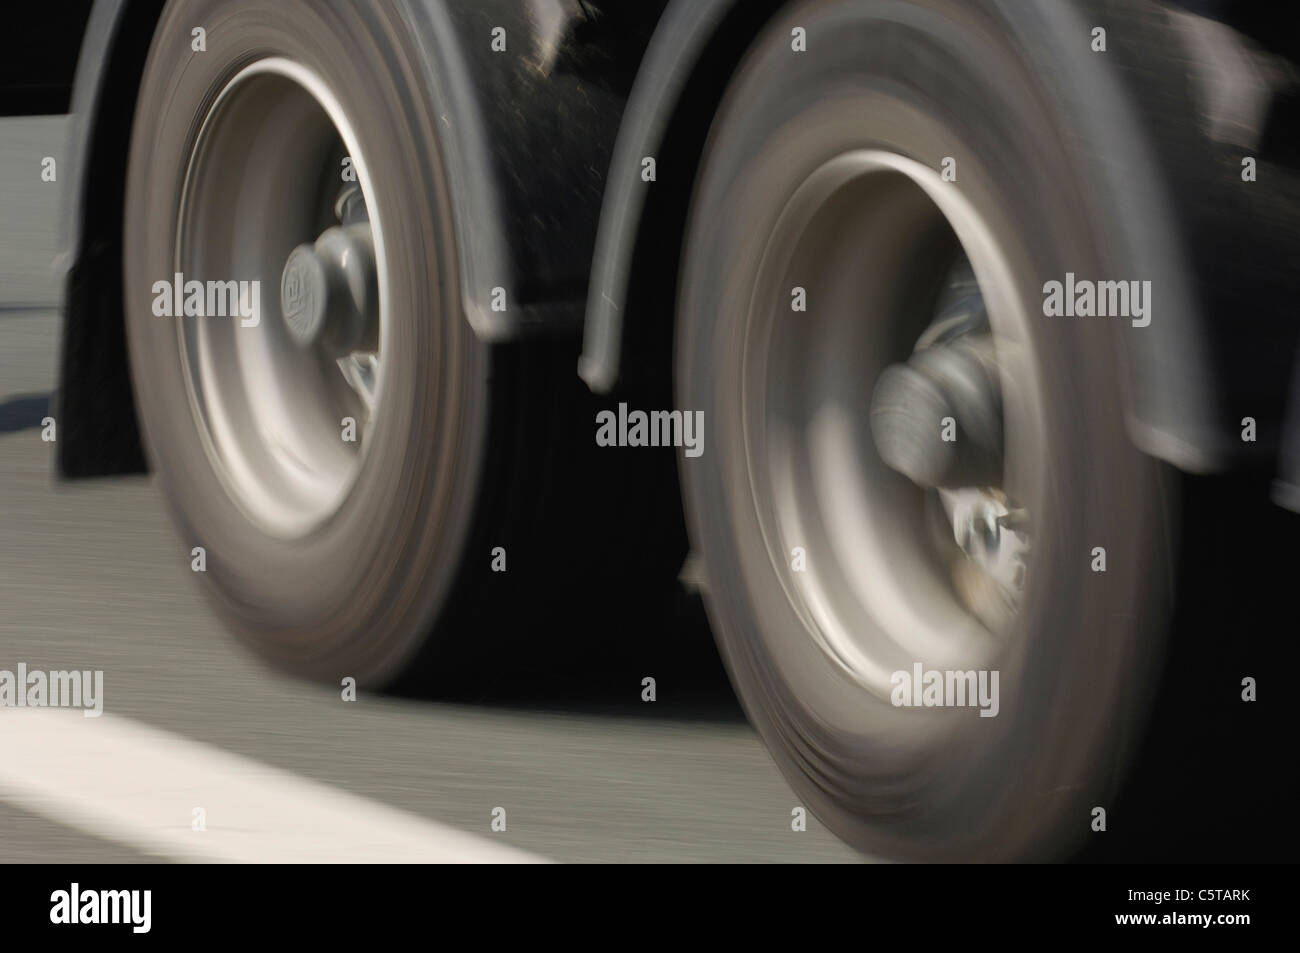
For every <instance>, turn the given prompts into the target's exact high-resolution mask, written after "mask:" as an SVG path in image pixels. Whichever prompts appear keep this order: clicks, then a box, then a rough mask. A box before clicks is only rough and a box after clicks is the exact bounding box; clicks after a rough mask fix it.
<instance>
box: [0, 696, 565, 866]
mask: <svg viewBox="0 0 1300 953" xmlns="http://www.w3.org/2000/svg"><path fill="white" fill-rule="evenodd" d="M0 800H3V801H7V802H9V803H11V804H13V805H14V806H16V807H20V808H22V809H23V810H26V811H28V812H30V813H33V814H40V815H42V816H44V817H47V818H49V819H50V820H53V821H55V822H57V823H60V824H64V825H67V826H69V827H74V828H76V829H78V830H81V831H84V832H85V833H87V834H90V835H92V836H94V837H97V838H102V839H105V840H111V841H116V842H117V843H120V844H125V845H127V846H128V847H132V848H135V849H137V850H140V851H143V852H145V853H148V854H153V855H155V856H159V857H165V858H169V859H173V860H185V861H201V862H202V861H206V862H214V861H216V862H234V863H529V862H538V861H543V860H544V858H541V857H538V856H536V855H533V854H529V853H526V852H524V851H520V850H516V849H514V848H512V847H507V846H505V845H501V844H494V843H492V842H491V841H490V840H488V839H487V838H484V837H478V836H476V835H473V834H466V833H464V832H463V831H459V830H456V829H454V828H450V827H446V826H444V825H442V824H438V823H435V822H433V821H429V820H425V819H424V818H421V817H417V816H415V815H413V814H409V813H407V812H405V811H401V810H398V809H397V808H393V807H390V806H388V805H386V804H381V803H379V802H377V801H372V800H368V799H366V798H363V797H359V796H357V795H354V794H349V793H347V792H345V791H342V790H340V789H338V788H333V787H330V786H329V785H326V784H320V783H317V782H315V781H310V780H308V779H306V778H303V777H299V776H298V775H295V774H291V773H289V772H287V771H282V770H280V769H279V768H274V767H271V766H270V765H266V764H261V763H259V762H257V761H252V760H249V759H248V758H243V757H240V756H239V755H235V754H232V753H230V752H227V751H223V750H221V749H219V748H214V747H212V746H211V745H207V744H204V743H202V742H197V741H192V740H190V739H187V738H182V737H180V736H178V735H174V734H171V733H170V732H166V731H162V730H160V729H158V728H154V727H151V726H149V725H145V724H142V723H140V722H136V721H132V720H131V719H129V718H123V717H116V716H112V715H104V716H103V717H100V718H85V717H83V715H82V714H81V712H80V711H79V710H66V711H65V710H59V709H14V708H0ZM196 807H201V808H203V809H204V811H205V813H206V825H207V829H206V830H204V831H195V830H193V829H192V828H191V822H192V811H193V809H194V808H196ZM486 822H487V818H486V817H485V818H484V823H486Z"/></svg>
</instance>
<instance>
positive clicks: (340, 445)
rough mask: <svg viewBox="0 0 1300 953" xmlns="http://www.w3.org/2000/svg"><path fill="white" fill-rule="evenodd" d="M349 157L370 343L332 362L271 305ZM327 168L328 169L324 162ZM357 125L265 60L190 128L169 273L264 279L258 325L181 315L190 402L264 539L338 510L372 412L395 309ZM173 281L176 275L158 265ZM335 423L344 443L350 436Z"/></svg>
mask: <svg viewBox="0 0 1300 953" xmlns="http://www.w3.org/2000/svg"><path fill="white" fill-rule="evenodd" d="M340 153H342V154H345V155H347V156H350V157H351V160H352V167H353V168H354V170H355V173H356V180H357V186H358V187H359V188H360V191H361V195H362V197H363V199H364V202H365V207H366V210H367V212H368V219H369V224H370V235H371V237H372V240H373V247H374V259H375V268H376V279H377V286H378V341H379V344H378V348H377V351H376V353H375V354H374V355H373V358H371V357H370V356H369V355H367V356H366V359H365V360H364V361H357V362H351V361H350V362H349V364H353V363H355V364H357V365H359V366H357V367H356V368H355V369H350V373H346V374H345V372H344V369H343V367H342V364H343V362H342V361H336V360H333V359H330V358H327V357H325V356H323V355H322V354H320V353H317V352H315V351H313V350H311V349H306V348H303V347H300V346H299V345H297V344H296V343H295V342H294V341H293V340H292V338H291V337H290V335H289V332H288V330H287V328H286V325H285V322H284V319H283V315H282V312H281V307H280V293H279V291H280V284H281V275H282V271H283V268H284V264H285V261H286V259H287V257H288V255H289V253H290V252H291V251H292V250H293V249H294V248H295V247H296V246H298V245H299V244H302V243H309V242H311V241H313V240H314V239H315V238H316V236H317V235H318V234H319V233H320V232H321V231H322V230H323V229H324V228H325V227H328V225H329V224H330V223H329V220H328V212H327V209H328V208H329V207H330V205H331V203H330V198H331V186H332V187H333V188H335V189H337V188H338V187H339V186H341V185H342V179H341V176H340V166H339V164H338V162H337V156H338V155H339V154H340ZM331 167H332V170H331ZM369 168H370V167H369V166H368V165H367V163H366V157H365V154H364V152H363V150H362V148H361V145H360V141H359V138H358V136H357V134H356V132H355V128H354V126H353V124H352V123H351V121H350V120H349V118H348V116H347V113H346V112H345V110H344V108H343V106H342V104H341V103H340V101H339V99H338V97H337V96H335V95H334V94H333V92H332V91H331V90H330V88H329V86H328V85H327V83H326V82H325V81H324V80H323V79H322V78H321V77H320V75H319V74H317V73H316V72H314V71H312V70H310V69H308V68H307V67H305V66H303V65H301V64H299V63H297V62H294V61H292V60H289V59H286V58H283V57H269V58H266V59H262V60H258V61H256V62H254V63H252V64H249V65H247V66H245V67H244V68H242V69H241V70H239V71H238V72H237V73H235V74H234V75H233V76H232V77H231V78H230V79H229V81H228V82H227V83H226V84H225V85H224V87H223V88H222V89H221V91H220V92H219V93H218V94H217V96H216V97H215V98H214V99H213V101H212V104H211V106H210V107H209V108H208V111H207V114H206V116H205V118H204V120H203V122H202V124H201V126H200V127H199V130H198V132H197V134H196V135H195V137H194V140H193V143H192V146H191V149H190V156H189V161H188V164H187V169H186V174H185V184H184V187H183V190H182V195H181V199H180V203H179V207H178V215H177V227H176V242H175V248H176V256H175V263H174V271H175V273H178V274H182V275H184V277H185V279H186V281H189V280H191V279H194V280H199V281H203V282H206V281H229V280H235V281H249V282H251V281H253V280H257V281H259V282H260V289H261V295H260V323H259V324H258V325H257V326H256V327H244V326H242V325H241V321H240V320H239V319H238V318H223V317H210V316H209V317H200V318H194V317H177V318H175V319H174V320H176V322H177V337H178V346H179V350H180V357H181V364H182V368H183V370H184V376H185V382H186V390H187V393H188V396H189V402H190V410H191V412H192V414H193V416H194V419H195V421H196V424H197V428H198V432H199V434H200V437H201V440H202V442H203V445H204V448H205V450H206V452H207V456H208V458H209V461H210V463H211V464H212V467H213V470H214V471H215V472H216V474H217V475H218V477H219V478H220V480H221V482H222V484H223V486H224V487H225V489H226V492H227V494H228V495H229V497H230V498H231V499H232V500H233V501H234V502H235V503H236V505H237V506H238V507H239V508H240V509H241V510H242V511H243V512H244V514H245V515H246V516H247V517H248V518H249V519H250V521H252V522H253V523H255V524H256V525H258V526H259V528H260V529H261V530H262V531H263V532H265V533H266V534H267V535H270V536H273V537H277V538H281V539H294V538H300V537H303V536H306V535H308V534H310V533H312V532H314V531H316V530H318V529H319V528H320V527H321V526H322V525H323V524H325V523H327V522H328V521H329V520H330V519H331V518H332V517H333V516H334V515H335V514H336V513H338V511H339V510H340V509H341V507H342V505H343V503H344V501H345V500H346V499H347V498H348V495H349V494H350V492H351V490H352V488H353V486H354V485H355V483H356V481H357V479H358V477H359V475H360V473H361V470H362V466H363V464H364V462H365V460H366V457H367V452H368V450H369V446H370V443H371V442H372V440H373V437H374V431H375V428H376V426H377V424H378V422H379V420H380V419H381V413H380V410H381V408H382V401H383V396H384V373H383V364H384V362H383V354H384V351H383V342H384V340H385V339H386V338H387V336H388V335H387V331H388V328H389V322H390V321H391V316H390V313H389V307H388V301H389V294H388V273H387V259H386V256H385V252H384V230H383V226H382V216H381V214H380V210H379V208H378V206H377V204H376V192H375V189H374V188H373V186H372V180H371V178H370V174H369ZM167 277H168V278H169V279H171V278H172V276H167ZM345 418H351V419H352V420H353V421H355V440H354V441H352V440H347V439H345V436H344V435H345V423H344V420H345Z"/></svg>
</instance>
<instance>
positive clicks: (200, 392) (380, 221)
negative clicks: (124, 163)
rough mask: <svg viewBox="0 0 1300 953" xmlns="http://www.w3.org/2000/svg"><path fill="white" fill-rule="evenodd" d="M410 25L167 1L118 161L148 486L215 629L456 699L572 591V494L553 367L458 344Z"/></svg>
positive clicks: (534, 354) (347, 11) (321, 9)
mask: <svg viewBox="0 0 1300 953" xmlns="http://www.w3.org/2000/svg"><path fill="white" fill-rule="evenodd" d="M410 24H411V20H410V19H409V18H408V17H405V16H404V15H403V13H402V4H401V3H374V4H371V3H366V4H316V3H307V2H297V0H289V2H284V0H240V2H234V3H231V2H211V0H185V2H172V3H169V4H168V6H167V8H166V10H165V12H164V13H163V16H162V19H161V21H160V23H159V26H158V28H157V32H156V35H155V37H154V41H153V46H152V49H151V52H150V55H149V59H148V63H147V66H146V69H145V73H144V77H143V81H142V85H141V91H140V96H139V101H138V104H137V111H136V118H135V126H134V132H133V137H132V144H131V152H130V160H129V170H128V185H127V194H126V223H125V249H126V251H125V262H124V268H125V314H126V322H127V331H128V339H129V349H130V361H131V368H132V378H133V386H134V390H135V396H136V403H137V407H138V411H139V415H140V418H141V422H142V427H143V432H144V436H145V442H146V447H147V451H148V455H149V459H150V461H151V464H152V470H153V472H154V474H155V479H156V480H157V483H158V486H159V488H160V490H161V492H162V495H163V496H164V498H165V499H166V501H167V503H168V504H169V507H170V509H171V511H172V513H173V516H174V519H175V522H176V524H177V526H178V528H179V531H180V534H181V537H182V540H183V543H184V545H185V546H186V548H187V550H188V549H189V548H190V547H202V549H203V551H204V552H203V560H204V562H205V564H206V565H205V566H204V567H203V568H204V569H205V572H204V574H203V576H202V581H203V583H204V588H205V590H206V591H207V593H208V594H209V595H210V597H211V599H212V602H213V603H214V605H215V606H216V608H217V610H218V612H219V613H220V615H221V616H222V618H223V619H224V620H225V621H226V622H227V623H228V625H229V626H230V627H231V628H232V629H233V630H234V631H235V632H236V634H237V635H238V636H239V637H240V638H241V639H242V640H243V641H244V642H245V643H247V644H248V645H249V646H251V647H252V648H253V649H254V650H255V651H256V652H257V653H259V654H260V655H262V656H263V657H265V658H266V659H268V660H269V661H271V662H272V663H274V664H276V665H278V666H280V667H282V668H285V669H287V670H289V671H291V672H294V673H297V674H301V675H305V676H309V677H312V678H318V679H323V680H327V681H333V682H335V683H336V684H337V682H338V681H339V680H340V679H342V678H345V677H352V678H355V679H357V681H358V683H359V684H361V685H363V686H381V687H382V686H388V687H404V686H406V685H410V686H411V687H413V688H416V687H419V686H422V685H423V684H425V683H433V684H453V685H455V684H458V679H459V677H460V674H461V671H462V668H461V667H462V665H464V664H466V663H467V661H468V660H471V659H478V660H482V661H485V662H486V663H487V664H488V665H489V666H490V665H491V659H492V658H493V656H494V655H495V656H497V657H498V658H500V657H502V655H503V654H504V653H509V652H511V651H512V650H511V645H512V644H514V643H521V642H523V641H525V640H526V639H527V637H528V636H530V635H531V634H532V633H529V632H527V631H521V628H522V623H523V622H525V621H526V620H527V619H528V618H529V617H530V615H532V614H536V613H537V612H538V611H539V608H538V605H537V604H536V602H535V600H537V599H545V598H548V597H549V598H553V599H555V600H556V601H564V599H565V598H567V597H566V596H565V593H568V594H569V596H572V595H573V592H572V590H574V589H576V588H577V587H578V586H580V585H590V584H591V580H590V579H584V578H583V566H582V565H581V564H580V561H579V559H574V560H570V559H569V558H568V557H569V556H570V555H571V554H572V553H573V552H574V551H575V547H573V545H572V543H571V540H572V539H573V537H575V536H578V535H580V534H577V533H575V532H574V527H573V515H574V512H575V507H577V506H578V505H579V504H582V505H588V504H591V503H592V498H594V496H595V494H594V492H593V493H591V497H590V498H588V499H583V496H582V495H583V493H584V492H586V491H587V490H589V489H590V488H589V487H587V486H586V485H585V484H583V483H582V480H581V477H582V475H583V471H582V470H581V465H582V459H581V457H580V454H579V451H580V450H581V449H583V448H582V447H581V446H578V444H577V440H578V436H576V435H578V434H580V435H581V436H583V437H585V438H586V440H587V442H588V444H589V443H590V440H591V438H590V424H589V423H588V421H589V420H590V419H591V418H590V417H588V416H587V413H586V411H585V410H583V409H580V408H581V407H582V405H581V403H580V401H581V399H582V393H583V392H582V391H581V389H580V384H579V382H578V381H577V380H576V379H575V378H574V375H573V370H572V368H573V361H574V359H575V357H576V342H575V343H574V345H573V346H567V345H561V344H556V343H554V342H547V341H539V342H534V343H531V344H529V345H528V346H524V345H520V344H514V345H502V346H489V345H488V344H485V343H484V342H482V341H480V340H479V339H478V338H477V337H476V336H475V334H474V333H473V331H472V329H471V328H470V325H469V323H468V322H467V320H466V318H465V315H464V312H463V310H462V299H461V288H460V283H459V272H458V268H457V246H456V240H455V232H454V228H455V223H454V222H453V220H452V218H451V209H452V202H451V201H450V196H449V194H448V189H449V184H448V180H447V176H446V174H445V172H444V169H445V168H446V162H445V156H446V150H449V149H455V148H457V143H456V141H455V139H454V136H455V132H454V130H451V129H450V128H448V127H446V126H444V125H442V124H439V122H438V115H437V109H436V108H435V105H434V103H433V101H432V99H433V97H432V94H431V91H430V90H429V89H428V88H426V86H425V85H424V80H423V77H424V75H425V70H424V66H425V64H424V63H423V62H422V57H425V56H427V55H429V54H428V52H427V49H428V45H427V44H421V43H420V42H419V38H418V37H416V36H413V35H412V33H413V28H412V27H411V25H410ZM199 25H201V26H202V27H203V28H204V29H205V32H206V35H205V45H206V49H205V50H204V51H202V52H197V51H195V50H194V49H193V48H192V32H191V31H192V29H193V28H194V27H196V26H199ZM191 282H198V283H199V284H197V285H191ZM255 282H256V283H258V284H257V287H260V299H259V300H258V301H256V302H255V303H256V305H257V307H256V313H254V308H253V305H254V302H253V301H252V291H253V289H254V287H255V285H254V283H255ZM177 283H179V284H181V287H179V288H174V287H173V285H174V284H177ZM227 283H230V284H227ZM195 289H197V290H198V292H199V295H198V297H196V298H195V299H194V304H193V305H191V306H188V307H187V305H186V302H187V301H188V300H189V298H190V295H189V292H190V291H192V290H195ZM241 293H242V294H241ZM214 301H215V303H216V305H217V307H216V308H215V311H214V313H208V312H209V311H210V310H212V309H210V308H209V303H210V302H214ZM196 312H199V313H196ZM595 505H599V504H598V503H597V504H595ZM578 512H580V510H578ZM601 518H602V519H603V517H601ZM566 541H567V542H566ZM566 545H567V546H568V548H566ZM581 555H582V553H581V551H578V557H581ZM186 558H187V559H188V558H190V557H189V556H188V555H187V556H186ZM605 561H606V562H612V563H613V564H614V565H615V566H617V565H618V563H617V561H616V560H615V561H611V560H608V559H607V558H606V560H605ZM674 568H675V567H674ZM669 578H670V579H671V576H670V577H669ZM566 585H567V588H566ZM531 641H532V642H533V643H535V644H538V645H539V647H540V644H542V643H544V640H540V641H539V640H536V639H532V640H531ZM417 683H418V684H417Z"/></svg>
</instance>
